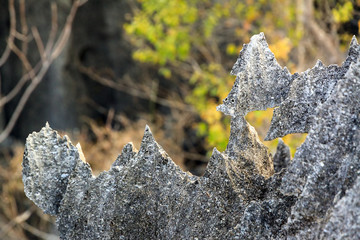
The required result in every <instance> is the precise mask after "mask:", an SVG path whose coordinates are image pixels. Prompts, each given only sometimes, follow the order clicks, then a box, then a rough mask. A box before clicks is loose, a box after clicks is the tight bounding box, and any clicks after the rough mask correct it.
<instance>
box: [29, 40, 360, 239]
mask: <svg viewBox="0 0 360 240" xmlns="http://www.w3.org/2000/svg"><path fill="white" fill-rule="evenodd" d="M358 54H359V45H358V44H357V42H356V40H355V39H354V40H353V41H352V43H351V47H350V50H349V54H348V58H347V60H346V61H345V62H344V64H343V65H342V66H341V67H338V66H336V65H332V66H329V67H325V66H323V65H322V64H321V63H320V62H318V63H317V65H316V66H315V67H314V68H312V69H310V70H308V71H306V72H304V73H300V74H294V75H290V74H289V73H288V71H287V70H286V69H283V68H281V67H280V66H279V65H278V64H277V62H276V60H275V58H274V56H273V54H272V53H271V51H270V50H269V49H268V46H267V43H266V41H265V37H264V35H263V34H259V35H256V36H254V37H252V38H251V42H250V43H249V44H248V45H244V49H243V50H242V51H241V53H240V56H239V59H238V61H237V62H236V64H235V65H234V68H233V71H232V73H233V74H235V75H237V76H236V81H235V85H234V87H233V89H232V90H231V92H230V94H229V96H228V98H227V100H226V101H224V104H223V105H221V106H219V108H218V110H220V111H222V112H224V113H225V114H229V115H231V132H230V139H229V143H228V146H227V149H226V150H225V151H224V152H219V151H218V150H217V149H216V148H215V149H214V150H213V154H212V156H211V158H210V161H209V164H208V167H207V170H206V172H205V174H204V176H202V177H196V176H193V175H191V174H190V173H185V172H183V171H181V169H180V168H179V167H178V166H176V165H175V164H174V162H173V161H172V160H171V158H170V157H169V156H168V155H167V154H166V152H165V151H164V150H163V149H162V148H161V146H160V145H159V144H158V143H157V142H156V141H155V139H154V137H153V135H152V133H151V131H150V128H149V127H147V126H146V128H145V132H144V137H143V140H142V143H141V147H140V149H139V151H137V150H136V149H135V148H134V147H133V145H132V144H131V143H129V144H127V145H126V146H125V147H124V149H123V150H122V153H121V154H120V155H119V157H118V158H117V159H116V161H115V162H114V164H113V165H112V167H111V169H110V170H109V171H105V172H103V173H101V174H100V175H99V176H98V177H94V176H93V175H92V173H91V169H90V166H89V165H88V164H87V163H86V162H85V161H83V160H82V159H83V158H82V152H81V148H80V147H78V148H76V147H74V146H73V145H72V144H71V143H70V141H69V140H68V139H67V138H65V137H64V138H61V137H60V136H59V135H58V134H57V133H56V132H55V131H54V130H52V129H51V128H50V127H49V126H48V125H47V126H46V127H44V128H43V129H42V130H41V131H40V132H39V133H33V134H31V135H30V136H29V137H28V139H27V143H26V150H25V153H24V161H23V167H24V168H23V181H24V185H25V193H26V195H27V196H28V197H29V198H30V199H32V200H33V201H34V203H35V204H37V205H38V206H39V207H40V208H42V209H43V210H44V211H45V212H46V213H49V214H52V215H56V216H57V225H58V229H59V232H60V237H61V239H358V238H360V235H359V232H360V229H359V216H360V209H359V197H360V196H359V192H360V181H359V178H358V176H359V174H360V159H359V156H360V144H359V143H360V59H358V56H357V55H358ZM250 93H252V94H250ZM250 95H251V97H250ZM232 100H234V102H233V103H232ZM290 103H293V104H290ZM303 103H304V104H303ZM301 104H303V105H301ZM300 105H301V106H305V108H299V107H298V106H300ZM274 106H279V108H278V109H276V110H275V113H276V114H274V119H275V120H273V125H272V128H271V129H270V132H272V133H271V134H275V135H271V134H270V135H271V136H275V137H277V136H282V135H284V134H287V133H289V132H293V131H295V130H294V129H296V131H304V132H309V134H308V136H307V138H306V141H305V142H304V144H303V145H302V146H301V147H300V148H299V149H298V150H297V152H296V154H295V157H294V159H293V160H290V151H289V148H288V147H287V146H286V145H285V144H284V142H283V141H282V140H279V145H278V148H277V151H276V154H275V155H274V157H272V156H271V154H269V152H268V150H267V148H266V147H265V146H264V145H263V144H262V143H261V141H260V140H259V139H258V136H257V133H256V131H255V129H254V128H253V127H251V126H250V125H249V124H248V123H247V122H246V120H245V118H244V116H245V114H246V113H247V112H248V111H252V110H259V109H265V108H267V107H274ZM305 113H306V114H305ZM297 122H298V124H296V123H297ZM275 123H276V124H275ZM282 123H283V124H284V125H282ZM292 127H294V129H292ZM301 129H302V130H301ZM296 131H295V132H296Z"/></svg>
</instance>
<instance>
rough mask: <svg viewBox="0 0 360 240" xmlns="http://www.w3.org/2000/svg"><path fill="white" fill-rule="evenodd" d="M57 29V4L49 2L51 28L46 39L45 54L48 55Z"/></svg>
mask: <svg viewBox="0 0 360 240" xmlns="http://www.w3.org/2000/svg"><path fill="white" fill-rule="evenodd" d="M57 31H58V16H57V5H56V3H54V2H52V3H51V30H50V34H49V40H48V41H47V44H46V47H45V56H46V57H48V56H50V52H51V50H52V48H53V46H54V42H55V38H56V33H57Z"/></svg>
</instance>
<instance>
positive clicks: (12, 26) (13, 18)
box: [0, 0, 16, 67]
mask: <svg viewBox="0 0 360 240" xmlns="http://www.w3.org/2000/svg"><path fill="white" fill-rule="evenodd" d="M9 14H10V33H9V38H8V41H7V42H8V44H7V45H6V49H5V51H4V53H3V55H2V56H1V58H0V67H1V66H2V65H4V63H5V62H6V60H7V59H8V57H9V55H10V53H11V49H10V46H9V44H11V43H13V42H14V36H15V33H16V13H15V7H14V0H9Z"/></svg>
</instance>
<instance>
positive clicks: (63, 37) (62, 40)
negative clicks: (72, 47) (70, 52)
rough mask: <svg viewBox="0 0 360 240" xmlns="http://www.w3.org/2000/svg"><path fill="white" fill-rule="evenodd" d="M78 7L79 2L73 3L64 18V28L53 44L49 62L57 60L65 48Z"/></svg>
mask: <svg viewBox="0 0 360 240" xmlns="http://www.w3.org/2000/svg"><path fill="white" fill-rule="evenodd" d="M80 5H81V1H80V0H75V1H74V3H73V5H72V7H71V10H70V13H69V15H68V16H67V18H66V23H65V26H64V28H63V30H62V32H61V34H60V37H59V38H58V40H57V41H56V43H55V46H54V49H53V51H52V54H51V57H50V60H53V59H55V58H57V57H58V56H59V54H60V53H61V51H62V49H63V48H64V47H65V44H66V43H67V41H68V39H69V37H70V33H71V25H72V22H73V21H74V18H75V14H76V11H77V9H78V7H79V6H80Z"/></svg>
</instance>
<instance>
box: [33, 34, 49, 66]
mask: <svg viewBox="0 0 360 240" xmlns="http://www.w3.org/2000/svg"><path fill="white" fill-rule="evenodd" d="M31 32H32V34H33V36H34V39H35V42H36V46H37V48H38V51H39V54H40V57H41V60H42V61H45V58H46V56H45V48H44V43H43V41H42V40H41V37H40V34H39V31H38V29H37V28H36V27H32V28H31Z"/></svg>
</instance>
